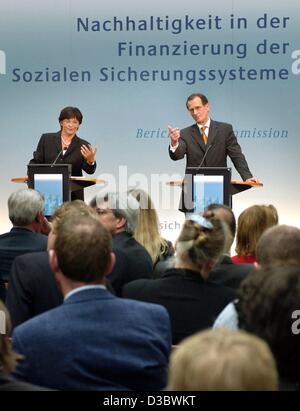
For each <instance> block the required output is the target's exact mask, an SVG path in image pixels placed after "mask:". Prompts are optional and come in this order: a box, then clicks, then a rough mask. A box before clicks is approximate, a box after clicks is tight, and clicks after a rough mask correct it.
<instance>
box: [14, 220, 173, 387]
mask: <svg viewBox="0 0 300 411" xmlns="http://www.w3.org/2000/svg"><path fill="white" fill-rule="evenodd" d="M49 261H50V266H51V268H52V270H53V272H54V273H55V276H56V279H57V281H58V283H59V284H60V288H61V290H62V292H63V295H64V304H63V305H61V306H59V307H56V308H55V309H53V310H50V311H48V312H45V313H43V314H41V315H39V316H37V317H35V318H33V319H31V320H29V321H26V322H25V323H23V324H21V325H20V326H18V327H16V328H15V330H14V333H13V345H14V349H15V351H16V352H19V353H20V354H22V355H23V356H24V360H23V362H22V363H20V364H18V367H17V370H16V376H18V377H19V378H22V379H24V380H26V381H28V382H31V383H36V382H38V383H39V384H42V385H44V386H47V387H50V388H55V389H60V390H105V391H109V390H159V389H162V388H163V387H164V386H165V384H166V366H167V362H168V355H169V351H170V345H171V338H170V323H169V318H168V314H167V312H166V310H165V309H164V308H163V307H160V306H156V305H152V304H144V303H143V304H142V303H139V302H136V301H131V300H125V299H121V298H117V297H115V296H114V295H112V294H111V293H109V292H108V291H107V290H106V287H105V275H107V274H108V273H109V272H110V271H111V269H112V266H113V264H114V255H113V253H112V248H111V236H110V234H109V232H108V231H107V230H106V229H105V228H104V227H103V226H102V224H101V223H100V222H99V219H98V217H94V216H86V215H84V216H83V215H82V216H78V215H72V216H68V217H66V218H64V219H63V221H62V222H61V224H59V226H58V227H56V238H55V241H54V244H53V248H52V247H51V249H50V250H49ZM53 364H55V367H53Z"/></svg>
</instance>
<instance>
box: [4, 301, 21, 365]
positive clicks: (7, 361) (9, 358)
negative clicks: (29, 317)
mask: <svg viewBox="0 0 300 411" xmlns="http://www.w3.org/2000/svg"><path fill="white" fill-rule="evenodd" d="M0 311H1V312H2V313H4V316H5V334H2V333H0V368H1V367H3V368H4V370H5V371H7V372H9V373H10V372H13V371H14V369H15V368H16V365H17V362H18V360H21V359H22V358H23V357H22V356H21V355H19V354H16V353H14V352H13V351H12V348H11V340H10V338H9V335H10V332H11V321H10V316H9V313H8V311H7V309H6V307H5V305H4V304H3V303H2V301H1V300H0Z"/></svg>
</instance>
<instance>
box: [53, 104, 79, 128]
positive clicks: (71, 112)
mask: <svg viewBox="0 0 300 411" xmlns="http://www.w3.org/2000/svg"><path fill="white" fill-rule="evenodd" d="M70 118H76V120H78V121H79V124H81V123H82V119H83V115H82V113H81V111H80V110H79V108H77V107H65V108H63V109H62V110H61V112H60V115H59V118H58V121H59V123H61V122H62V121H64V120H66V119H70Z"/></svg>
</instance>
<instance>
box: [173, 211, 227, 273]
mask: <svg viewBox="0 0 300 411" xmlns="http://www.w3.org/2000/svg"><path fill="white" fill-rule="evenodd" d="M203 217H204V219H206V220H207V222H208V223H209V224H211V228H210V229H208V228H206V227H205V226H202V225H201V224H197V222H196V221H195V220H186V221H185V223H184V226H183V228H182V231H181V233H180V235H179V237H178V240H177V242H176V251H177V256H178V258H179V259H180V260H186V259H188V260H190V261H191V262H192V263H193V264H194V265H195V266H196V267H198V268H199V269H201V266H202V264H203V262H207V261H212V262H214V263H216V262H217V261H218V260H219V258H220V257H221V255H222V254H223V253H224V249H225V232H226V230H227V231H228V233H229V228H228V226H227V225H225V223H223V222H222V221H221V220H220V219H219V218H218V217H217V216H216V215H215V213H214V211H206V212H204V214H203ZM229 235H230V233H229Z"/></svg>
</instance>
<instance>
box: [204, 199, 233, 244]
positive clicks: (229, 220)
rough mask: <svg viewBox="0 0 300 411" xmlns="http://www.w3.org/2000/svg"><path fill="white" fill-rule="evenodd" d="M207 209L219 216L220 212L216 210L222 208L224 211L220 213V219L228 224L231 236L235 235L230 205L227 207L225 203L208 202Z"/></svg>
mask: <svg viewBox="0 0 300 411" xmlns="http://www.w3.org/2000/svg"><path fill="white" fill-rule="evenodd" d="M206 210H207V211H216V215H217V216H218V217H220V218H221V216H220V213H218V211H217V210H224V213H222V218H221V220H222V221H225V223H227V224H228V227H229V228H230V232H231V234H232V237H233V238H234V237H235V232H236V220H235V216H234V214H233V211H232V209H231V208H230V207H228V206H227V205H225V204H216V203H212V204H210V205H209V206H208V207H207V208H206Z"/></svg>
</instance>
